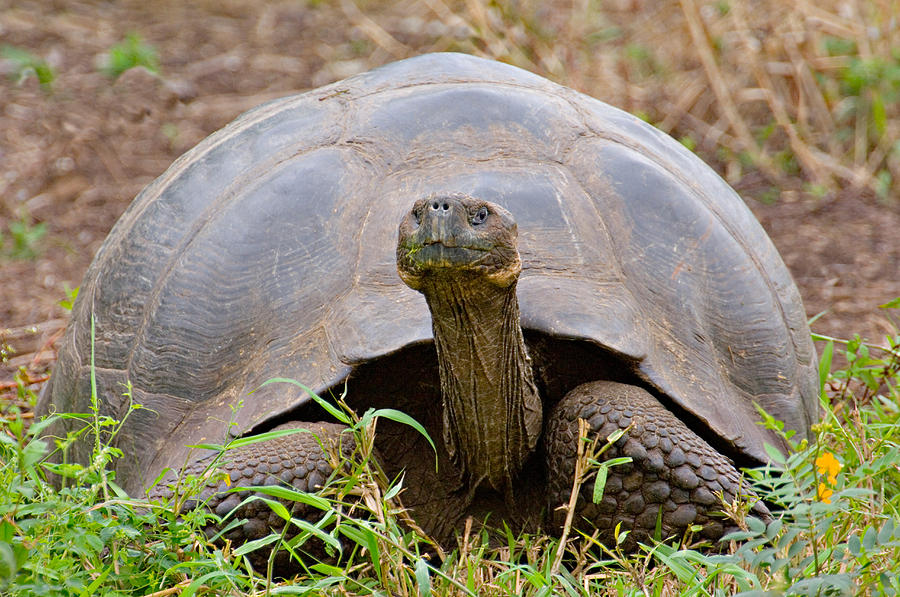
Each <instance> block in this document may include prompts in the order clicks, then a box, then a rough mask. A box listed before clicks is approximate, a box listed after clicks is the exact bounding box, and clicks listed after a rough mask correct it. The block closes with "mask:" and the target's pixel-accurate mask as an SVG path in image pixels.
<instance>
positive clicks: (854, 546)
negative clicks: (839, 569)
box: [847, 534, 862, 557]
mask: <svg viewBox="0 0 900 597" xmlns="http://www.w3.org/2000/svg"><path fill="white" fill-rule="evenodd" d="M847 549H849V550H850V553H852V554H853V555H854V556H855V557H859V555H860V554H861V553H862V544H861V543H860V541H859V537H858V536H857V535H856V534H853V535H850V538H849V539H847Z"/></svg>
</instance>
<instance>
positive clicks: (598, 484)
mask: <svg viewBox="0 0 900 597" xmlns="http://www.w3.org/2000/svg"><path fill="white" fill-rule="evenodd" d="M608 474H609V467H606V466H601V467H600V468H599V469H597V478H596V479H595V480H594V493H593V495H592V496H591V501H592V502H594V503H595V504H599V503H600V501H601V500H602V499H603V490H604V489H605V488H606V478H607V475H608Z"/></svg>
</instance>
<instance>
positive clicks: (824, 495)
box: [819, 483, 834, 504]
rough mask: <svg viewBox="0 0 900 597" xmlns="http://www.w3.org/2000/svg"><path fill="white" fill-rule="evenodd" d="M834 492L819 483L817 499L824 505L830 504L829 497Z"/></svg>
mask: <svg viewBox="0 0 900 597" xmlns="http://www.w3.org/2000/svg"><path fill="white" fill-rule="evenodd" d="M833 493H834V492H833V491H832V490H831V489H830V488H829V487H828V486H827V485H825V484H824V483H819V499H820V500H822V503H824V504H830V503H831V495H832V494H833Z"/></svg>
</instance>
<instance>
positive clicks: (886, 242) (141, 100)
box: [0, 0, 900, 395]
mask: <svg viewBox="0 0 900 597" xmlns="http://www.w3.org/2000/svg"><path fill="white" fill-rule="evenodd" d="M355 6H356V5H354V4H352V3H350V2H346V1H345V2H342V3H336V5H335V6H332V5H331V4H329V3H321V4H319V3H318V2H312V1H310V2H307V3H304V2H297V1H290V2H288V1H285V2H271V3H266V4H259V5H257V4H256V3H242V2H238V1H237V0H234V1H227V0H226V1H216V2H213V1H212V0H209V1H206V2H194V3H183V2H180V1H178V0H168V1H156V2H135V1H122V2H116V3H109V2H99V1H98V2H92V1H63V0H57V1H51V0H33V1H27V0H26V1H20V0H15V1H13V0H0V40H2V45H6V44H8V45H11V46H16V47H20V48H24V49H27V50H29V51H30V52H32V53H33V54H35V55H37V56H41V57H43V58H45V59H46V60H47V61H48V62H49V63H50V65H51V66H52V67H53V69H54V70H55V73H56V78H55V80H54V81H53V83H52V86H51V88H50V89H49V90H48V89H42V88H41V87H40V85H39V84H38V83H37V81H36V80H35V78H34V77H31V78H28V79H26V80H24V81H21V82H16V81H14V80H13V79H12V78H11V76H12V75H13V74H14V72H15V65H14V63H13V62H12V61H10V60H0V78H2V80H0V233H2V234H3V235H4V238H5V239H6V244H5V246H4V248H3V249H2V251H8V250H9V246H10V244H11V240H10V234H9V232H8V226H9V224H10V223H11V222H14V221H18V220H20V219H21V218H22V217H23V214H29V215H28V216H25V217H26V219H28V218H33V221H35V222H44V223H46V226H47V233H46V235H45V237H44V238H43V239H42V240H41V241H39V243H38V244H37V245H36V248H37V249H38V251H39V253H38V256H37V257H36V258H33V259H13V258H10V257H9V256H8V255H5V254H4V255H0V282H2V284H0V351H3V352H4V354H0V357H4V358H0V361H4V362H0V395H2V393H3V391H4V389H7V390H8V389H10V387H11V385H12V384H11V379H12V375H13V372H14V371H16V370H17V369H18V367H19V366H22V365H26V366H28V368H29V371H30V372H31V373H32V375H33V376H35V377H39V376H40V374H41V372H43V371H45V370H46V369H47V368H48V367H49V366H50V364H51V363H52V361H53V358H54V350H53V343H54V341H55V340H56V339H57V338H58V337H59V335H60V334H61V330H62V328H63V326H64V325H65V321H66V311H65V310H64V309H63V308H62V307H61V306H60V305H59V304H58V302H59V301H60V300H61V299H63V298H65V295H66V293H65V288H66V287H70V288H71V287H76V286H78V284H79V281H80V279H81V276H82V275H83V273H84V270H85V268H86V267H87V265H88V264H89V262H90V260H91V258H92V257H93V255H94V253H95V251H96V250H97V248H98V247H99V245H100V243H101V242H102V241H103V238H104V237H105V235H106V233H107V232H108V231H109V229H110V227H111V226H112V225H113V223H114V222H115V221H116V219H117V218H118V217H119V215H120V214H121V213H122V211H123V210H124V209H125V208H126V206H127V205H128V203H129V202H130V201H131V199H132V198H133V197H134V196H135V194H137V192H138V191H140V189H141V188H142V187H143V186H144V185H146V184H147V183H148V182H150V181H151V180H152V179H153V178H154V177H156V176H157V175H159V174H160V173H162V172H163V170H165V168H166V167H167V166H168V165H169V164H170V163H171V162H172V161H173V160H174V159H175V158H176V157H177V156H178V155H180V154H181V153H183V152H184V151H186V150H187V149H189V148H190V147H192V146H193V145H194V144H196V143H197V142H198V141H199V140H200V139H202V138H203V137H204V136H206V135H207V134H209V133H211V132H212V131H214V130H216V129H217V128H219V127H221V126H222V125H224V124H226V123H227V122H229V121H230V120H232V119H233V118H234V117H235V116H237V115H238V114H239V113H241V112H242V111H244V110H246V109H248V108H250V107H252V106H254V105H256V104H258V103H260V102H262V101H264V100H267V99H270V98H273V97H278V96H282V95H287V94H289V93H292V92H296V91H301V90H305V89H309V88H311V87H315V86H318V85H322V84H325V83H328V82H330V81H334V80H337V79H340V78H342V77H344V76H347V75H350V74H353V73H355V72H359V71H362V70H366V69H367V68H370V67H372V66H375V65H378V64H381V63H385V62H388V61H390V60H392V59H395V58H400V57H404V56H406V55H412V54H417V53H421V52H425V51H434V50H441V49H446V48H447V47H448V45H447V44H446V43H443V41H442V40H446V39H448V37H449V38H452V37H453V36H454V35H459V33H458V32H455V31H454V30H452V27H451V25H447V23H448V22H449V23H451V24H452V22H453V21H452V19H446V18H445V19H443V20H432V21H428V22H425V21H423V20H422V19H418V20H415V18H414V17H413V16H409V15H405V14H404V11H403V7H402V6H401V7H400V8H397V7H396V5H395V6H394V7H391V6H390V5H385V6H381V7H379V5H378V4H377V3H369V4H366V7H367V8H366V11H367V12H366V14H365V15H364V14H362V13H361V12H360V11H359V10H358V9H356V8H355ZM405 6H408V4H406V5H405ZM370 16H371V17H372V19H374V20H370V18H369V17H370ZM376 20H377V22H378V23H379V24H380V25H376V24H375V22H376ZM386 24H387V25H386ZM382 27H386V28H388V29H390V35H389V36H387V37H384V35H383V34H384V33H385V30H384V29H382ZM448 27H450V29H448ZM129 31H137V32H139V33H140V35H141V36H142V37H143V38H144V39H145V40H146V41H147V43H149V44H151V45H152V46H153V47H155V48H156V50H157V51H158V53H159V56H160V72H161V73H162V76H155V75H153V74H151V73H149V72H148V71H146V70H144V69H133V70H130V71H127V72H126V73H125V74H124V75H122V76H121V77H119V78H118V79H117V80H113V79H111V78H110V77H107V76H106V75H104V74H101V73H100V72H98V69H97V64H98V61H99V60H100V59H101V57H102V56H103V55H104V54H105V53H106V52H107V50H108V49H109V48H110V47H111V46H113V45H114V44H116V43H118V42H120V41H121V40H122V38H123V37H124V34H125V33H127V32H129ZM7 75H9V76H7ZM575 80H577V77H575ZM601 99H608V98H601ZM738 188H739V189H740V190H742V191H743V192H744V194H745V196H746V195H752V194H753V193H754V185H753V183H752V181H751V180H747V179H745V180H744V181H743V182H742V183H740V184H738ZM750 203H751V208H752V209H753V210H754V211H755V212H756V213H757V215H758V216H759V218H760V220H761V221H762V223H763V225H764V226H765V227H766V229H767V230H768V231H769V234H770V235H771V236H772V238H773V240H774V241H775V244H776V245H777V246H778V248H779V249H780V251H781V253H782V255H783V257H784V259H785V261H786V262H787V264H788V266H789V267H790V268H791V270H792V271H793V273H794V276H795V278H796V280H797V283H798V284H799V286H800V289H801V293H802V295H803V298H804V301H805V305H806V308H807V312H808V313H809V314H810V315H815V314H817V313H820V312H825V315H823V316H822V317H821V318H820V319H819V320H818V321H817V322H816V323H815V324H814V326H813V329H814V330H815V331H816V332H818V333H822V334H826V335H833V336H838V337H847V336H848V335H852V334H854V333H859V334H861V335H862V336H864V337H866V338H869V339H871V340H874V341H879V340H881V339H883V336H884V335H885V334H887V333H896V331H894V330H893V329H892V327H891V325H890V323H889V321H888V320H887V319H886V318H885V317H884V315H883V313H881V312H879V311H878V310H877V309H876V306H877V305H879V304H881V303H884V302H886V301H888V300H891V299H893V298H895V297H897V296H900V277H898V272H900V234H898V233H897V231H898V230H900V208H898V207H897V205H885V204H881V203H878V202H876V201H875V200H873V199H871V198H870V197H867V196H864V195H862V194H860V193H856V192H854V191H852V190H849V189H848V190H845V191H844V192H842V193H839V196H838V197H837V198H831V199H828V200H818V199H816V198H812V197H808V196H805V195H802V194H798V193H792V192H787V193H782V195H781V197H780V199H779V200H778V201H777V202H776V203H775V204H773V205H764V204H762V203H759V202H756V201H752V200H751V201H750Z"/></svg>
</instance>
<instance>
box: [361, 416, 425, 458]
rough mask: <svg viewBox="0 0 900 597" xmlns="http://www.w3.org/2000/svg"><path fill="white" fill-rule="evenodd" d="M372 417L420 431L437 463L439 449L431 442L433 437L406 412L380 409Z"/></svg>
mask: <svg viewBox="0 0 900 597" xmlns="http://www.w3.org/2000/svg"><path fill="white" fill-rule="evenodd" d="M372 416H373V417H381V418H385V419H390V420H391V421H396V422H397V423H401V424H403V425H408V426H410V427H412V428H413V429H415V430H416V431H418V432H419V433H420V434H421V435H422V437H424V438H425V439H426V440H428V443H429V444H430V445H431V449H432V450H433V451H434V453H435V463H436V462H437V460H436V459H437V448H435V447H434V442H433V441H431V436H429V435H428V432H427V431H425V428H424V427H422V425H421V424H420V423H419V422H418V421H416V420H415V419H414V418H412V417H411V416H409V415H408V414H406V413H404V412H401V411H399V410H395V409H393V408H379V409H378V410H375V411H372Z"/></svg>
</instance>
